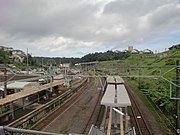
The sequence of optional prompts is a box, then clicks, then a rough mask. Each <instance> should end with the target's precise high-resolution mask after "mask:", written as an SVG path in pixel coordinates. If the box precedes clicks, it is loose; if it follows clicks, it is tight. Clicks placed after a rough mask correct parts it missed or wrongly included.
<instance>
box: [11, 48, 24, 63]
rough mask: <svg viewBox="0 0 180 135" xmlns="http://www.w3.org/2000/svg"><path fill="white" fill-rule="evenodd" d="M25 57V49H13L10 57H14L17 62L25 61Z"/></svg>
mask: <svg viewBox="0 0 180 135" xmlns="http://www.w3.org/2000/svg"><path fill="white" fill-rule="evenodd" d="M25 57H26V54H25V53H24V52H23V51H21V50H13V51H12V56H11V57H10V59H12V60H13V61H16V62H23V61H24V59H25Z"/></svg>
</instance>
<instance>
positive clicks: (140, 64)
mask: <svg viewBox="0 0 180 135" xmlns="http://www.w3.org/2000/svg"><path fill="white" fill-rule="evenodd" d="M177 60H180V50H171V51H166V52H163V53H159V54H133V55H131V56H130V57H128V58H127V59H125V60H114V61H103V62H100V63H99V64H98V65H97V72H96V75H107V74H109V75H120V76H122V77H124V79H125V80H126V81H127V82H128V83H129V84H130V85H131V87H133V89H134V90H135V92H136V93H137V94H138V95H139V97H140V98H141V100H142V101H143V102H144V104H145V105H146V106H147V107H148V108H149V110H150V111H151V112H152V114H153V115H154V116H155V118H156V119H157V121H159V122H160V123H161V124H162V126H163V127H164V129H165V130H166V131H167V134H172V132H174V128H175V117H176V100H174V99H172V98H174V97H175V90H176V87H175V86H174V85H173V83H176V82H175V80H176V61H177ZM171 83H172V85H171V86H172V89H170V84H171ZM170 93H171V94H172V95H171V97H170ZM168 129H169V130H171V131H169V130H168Z"/></svg>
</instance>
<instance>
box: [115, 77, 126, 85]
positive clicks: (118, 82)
mask: <svg viewBox="0 0 180 135" xmlns="http://www.w3.org/2000/svg"><path fill="white" fill-rule="evenodd" d="M114 78H115V80H116V83H117V84H123V83H124V80H123V79H122V78H121V77H120V76H115V77H114Z"/></svg>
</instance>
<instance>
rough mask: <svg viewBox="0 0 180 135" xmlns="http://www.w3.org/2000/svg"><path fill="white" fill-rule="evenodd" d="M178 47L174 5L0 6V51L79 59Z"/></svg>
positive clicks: (143, 1)
mask: <svg viewBox="0 0 180 135" xmlns="http://www.w3.org/2000/svg"><path fill="white" fill-rule="evenodd" d="M177 43H180V0H0V45H3V46H9V47H13V48H15V49H21V50H24V51H25V50H26V48H28V49H29V52H30V53H32V55H33V56H61V57H62V56H63V57H71V56H72V57H81V56H83V55H85V54H87V53H92V52H95V51H96V52H99V51H102V52H103V51H107V50H124V49H126V48H127V46H128V45H133V46H134V47H135V48H137V49H141V50H143V49H146V48H149V49H152V50H153V51H155V50H158V51H162V50H165V48H168V47H169V46H171V45H172V44H177Z"/></svg>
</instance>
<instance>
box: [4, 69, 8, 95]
mask: <svg viewBox="0 0 180 135" xmlns="http://www.w3.org/2000/svg"><path fill="white" fill-rule="evenodd" d="M6 95H7V69H6V67H5V68H4V98H5V97H6Z"/></svg>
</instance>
